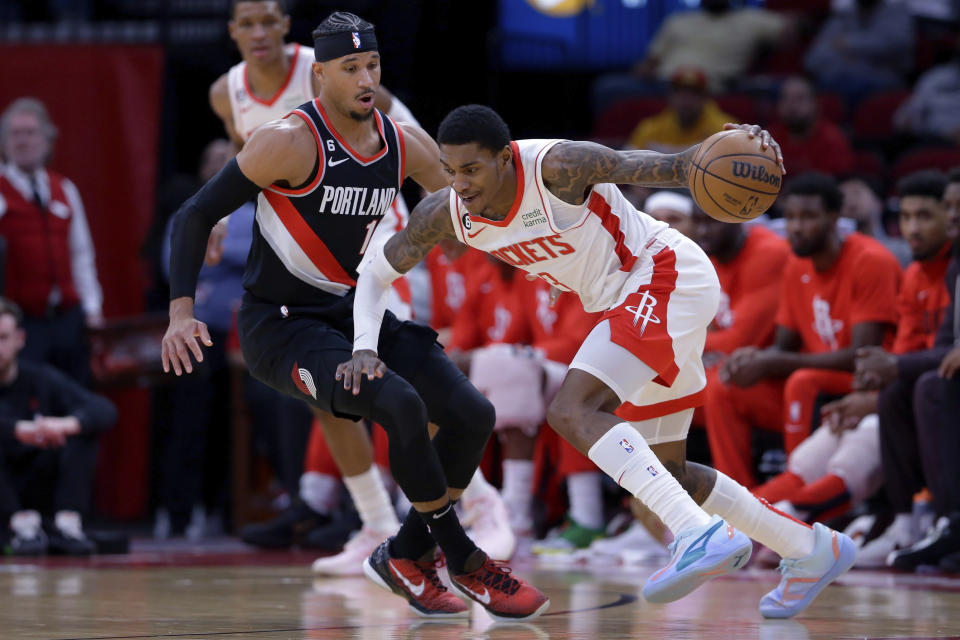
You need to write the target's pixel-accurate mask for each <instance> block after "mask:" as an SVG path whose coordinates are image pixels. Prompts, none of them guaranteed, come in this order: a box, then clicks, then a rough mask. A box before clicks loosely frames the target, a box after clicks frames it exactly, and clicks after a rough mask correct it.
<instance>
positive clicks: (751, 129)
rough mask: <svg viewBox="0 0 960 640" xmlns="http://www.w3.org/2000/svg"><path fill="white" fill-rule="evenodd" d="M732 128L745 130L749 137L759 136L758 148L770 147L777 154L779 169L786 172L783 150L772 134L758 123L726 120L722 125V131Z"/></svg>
mask: <svg viewBox="0 0 960 640" xmlns="http://www.w3.org/2000/svg"><path fill="white" fill-rule="evenodd" d="M734 129H740V130H742V131H746V132H747V135H748V136H749V137H751V138H757V137H759V138H760V148H761V149H766V148H767V147H771V148H772V149H773V151H774V153H775V154H776V155H777V163H778V164H779V165H780V171H782V172H783V173H784V174H786V173H787V168H786V167H785V166H784V164H783V152H782V151H780V145H779V144H777V141H776V140H774V139H773V136H771V135H770V132H769V131H767V130H766V129H764V128H763V127H761V126H760V125H758V124H735V123H733V122H728V123H726V124H725V125H723V130H724V131H732V130H734Z"/></svg>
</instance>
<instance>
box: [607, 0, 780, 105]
mask: <svg viewBox="0 0 960 640" xmlns="http://www.w3.org/2000/svg"><path fill="white" fill-rule="evenodd" d="M792 31H793V29H792V23H791V22H790V21H789V20H787V19H786V18H785V17H784V16H783V15H781V14H778V13H774V12H772V11H766V10H764V9H757V8H754V7H736V8H735V7H731V6H730V2H729V0H703V2H701V3H700V8H699V9H695V10H693V11H678V12H676V13H673V14H671V15H669V16H667V19H666V20H664V22H663V24H662V25H660V28H659V29H658V30H657V33H656V35H655V36H654V38H653V41H652V42H651V43H650V47H649V48H648V49H647V55H646V57H645V58H644V59H643V60H641V61H639V62H638V63H637V64H636V65H635V66H634V69H633V72H632V73H630V74H624V73H620V74H608V75H605V76H601V77H600V78H599V79H598V80H597V82H596V84H595V85H594V88H593V109H594V113H599V112H600V111H601V110H602V109H603V108H604V107H605V106H607V105H608V104H610V103H611V102H613V101H615V100H617V99H619V98H623V97H627V96H630V95H634V94H637V93H651V92H657V93H659V92H660V91H662V90H663V88H664V85H665V84H666V83H667V81H668V80H669V79H670V78H672V77H673V74H674V73H676V72H677V70H678V69H681V68H684V67H695V68H698V69H703V71H704V72H705V73H706V74H707V78H708V80H709V84H710V87H711V89H712V90H713V91H722V90H725V89H727V88H729V87H730V86H731V85H733V84H734V83H735V82H736V81H737V80H738V79H739V78H740V77H741V76H743V75H744V74H745V73H746V72H747V70H748V69H749V68H750V65H751V64H752V62H753V61H754V59H755V58H756V56H757V54H758V52H759V51H760V50H761V49H763V48H764V47H772V46H777V45H780V44H783V43H784V42H786V41H789V40H791V39H792Z"/></svg>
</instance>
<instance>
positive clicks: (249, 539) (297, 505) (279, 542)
mask: <svg viewBox="0 0 960 640" xmlns="http://www.w3.org/2000/svg"><path fill="white" fill-rule="evenodd" d="M329 523H330V516H328V515H326V514H322V513H317V512H316V511H314V510H313V509H311V508H310V507H308V506H307V504H306V503H305V502H303V501H302V500H296V501H294V503H293V504H291V505H290V506H289V507H287V508H286V509H285V510H284V511H283V512H282V513H281V514H280V515H278V516H277V517H276V518H274V519H273V520H269V521H267V522H258V523H257V524H248V525H247V526H245V527H243V528H241V529H240V539H241V540H243V541H244V542H246V543H247V544H251V545H253V546H255V547H264V548H266V549H287V548H289V547H292V546H293V545H298V544H301V543H302V542H303V540H304V538H305V537H306V535H307V534H308V533H309V532H310V531H312V530H313V529H316V528H317V527H322V526H323V525H326V524H329Z"/></svg>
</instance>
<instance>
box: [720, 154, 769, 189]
mask: <svg viewBox="0 0 960 640" xmlns="http://www.w3.org/2000/svg"><path fill="white" fill-rule="evenodd" d="M730 164H732V165H733V167H732V172H733V177H734V178H750V179H751V180H753V181H755V182H762V183H763V184H768V185H770V186H771V187H777V188H779V187H780V176H777V175H774V174H772V173H768V172H767V170H766V169H765V168H764V167H762V166H760V165H756V164H753V163H751V162H744V161H742V160H733V161H731V163H730Z"/></svg>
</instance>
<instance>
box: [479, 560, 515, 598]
mask: <svg viewBox="0 0 960 640" xmlns="http://www.w3.org/2000/svg"><path fill="white" fill-rule="evenodd" d="M480 570H481V571H483V577H482V578H480V582H481V583H483V586H485V587H488V588H490V589H496V590H498V591H502V592H504V593H506V594H508V595H513V594H514V593H516V592H517V591H518V590H519V589H520V581H519V580H517V579H516V578H513V577H511V576H510V574H511V573H512V572H513V569H511V568H510V567H508V566H507V564H506V563H505V562H501V561H499V560H494V559H493V558H487V561H486V562H485V563H483V566H482V567H481V568H480Z"/></svg>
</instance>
